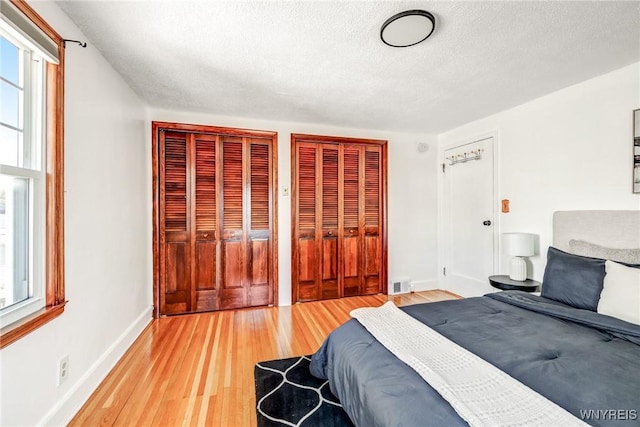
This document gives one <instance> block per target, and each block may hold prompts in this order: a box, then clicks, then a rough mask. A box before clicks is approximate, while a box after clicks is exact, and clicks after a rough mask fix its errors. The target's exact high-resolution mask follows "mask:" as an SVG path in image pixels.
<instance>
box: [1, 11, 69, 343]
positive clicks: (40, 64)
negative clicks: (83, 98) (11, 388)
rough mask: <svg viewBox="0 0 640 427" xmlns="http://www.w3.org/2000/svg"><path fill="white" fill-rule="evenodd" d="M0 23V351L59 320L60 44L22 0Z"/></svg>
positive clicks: (4, 13) (61, 294) (61, 282)
mask: <svg viewBox="0 0 640 427" xmlns="http://www.w3.org/2000/svg"><path fill="white" fill-rule="evenodd" d="M1 12H2V13H1V18H2V19H1V20H0V56H1V57H0V60H1V62H0V103H1V104H0V105H1V110H0V327H1V328H2V329H1V331H0V348H2V347H4V346H6V345H8V344H10V343H11V342H13V341H15V340H16V339H18V338H20V337H22V336H24V335H25V334H27V333H29V332H30V331H32V330H33V329H35V328H37V327H39V326H41V325H42V324H44V323H46V322H47V321H49V320H51V319H53V318H54V317H56V316H57V315H59V314H61V313H62V311H63V307H64V302H65V300H64V271H63V265H64V263H63V253H64V250H63V245H62V242H63V238H62V236H63V231H62V230H63V215H62V212H63V211H62V208H63V205H62V193H63V192H62V176H63V175H62V135H63V134H62V98H61V95H62V93H63V91H62V85H63V81H64V76H63V71H64V70H63V66H62V64H63V62H64V61H63V53H64V52H63V49H62V48H61V47H62V38H61V37H60V36H59V35H58V34H57V33H56V32H55V31H54V30H53V29H52V28H51V27H49V26H48V25H47V24H46V22H44V21H43V20H42V18H41V17H40V16H38V15H37V14H36V13H35V12H34V11H33V9H31V8H30V7H29V6H28V5H27V4H26V3H25V2H24V1H22V0H11V2H10V3H9V2H7V1H5V0H2V11H1Z"/></svg>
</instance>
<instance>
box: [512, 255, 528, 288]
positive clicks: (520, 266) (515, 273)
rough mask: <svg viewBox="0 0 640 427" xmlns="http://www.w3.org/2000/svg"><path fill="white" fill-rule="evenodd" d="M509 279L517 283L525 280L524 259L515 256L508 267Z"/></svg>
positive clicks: (525, 265)
mask: <svg viewBox="0 0 640 427" xmlns="http://www.w3.org/2000/svg"><path fill="white" fill-rule="evenodd" d="M509 278H510V279H511V280H516V281H518V282H524V281H525V280H527V263H526V262H525V260H524V258H522V257H519V256H516V257H513V259H512V260H511V264H510V265H509Z"/></svg>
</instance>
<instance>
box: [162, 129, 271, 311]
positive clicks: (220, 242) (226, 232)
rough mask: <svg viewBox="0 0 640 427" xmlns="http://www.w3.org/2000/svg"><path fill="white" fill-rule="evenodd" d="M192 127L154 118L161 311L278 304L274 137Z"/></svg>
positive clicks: (207, 309)
mask: <svg viewBox="0 0 640 427" xmlns="http://www.w3.org/2000/svg"><path fill="white" fill-rule="evenodd" d="M172 126H175V127H178V128H180V130H179V131H178V130H172V129H171V127H172ZM185 127H186V128H187V129H184V128H185ZM167 128H169V129H167ZM193 128H194V130H200V131H202V130H204V131H210V132H211V133H203V132H189V131H188V130H189V125H174V124H167V123H155V122H154V135H155V138H154V147H155V148H154V169H155V170H156V173H155V174H154V188H156V189H157V192H156V193H155V195H156V196H155V199H154V212H155V215H154V218H156V219H155V220H154V224H155V225H156V226H155V230H156V233H154V266H155V268H154V271H155V281H156V286H155V288H154V291H155V292H154V294H155V301H156V307H157V309H156V314H178V313H190V312H199V311H209V310H219V309H229V308H240V307H250V306H258V305H268V304H273V301H274V277H275V265H274V262H275V260H274V253H275V252H274V239H273V236H274V222H275V221H274V210H273V198H272V191H273V187H274V178H273V175H274V173H273V170H272V169H273V151H272V150H273V138H274V137H273V136H271V133H267V135H266V136H262V135H260V136H256V135H225V134H220V133H215V132H216V131H221V130H223V131H224V130H228V129H226V128H213V127H200V126H193ZM232 131H236V132H237V130H232Z"/></svg>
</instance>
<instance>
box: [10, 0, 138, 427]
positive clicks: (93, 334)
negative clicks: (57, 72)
mask: <svg viewBox="0 0 640 427" xmlns="http://www.w3.org/2000/svg"><path fill="white" fill-rule="evenodd" d="M31 5H32V6H33V7H34V8H35V9H36V11H37V12H38V13H40V14H41V15H42V16H43V17H44V18H45V20H47V21H48V22H49V23H50V24H51V25H52V26H53V27H54V28H55V29H56V30H57V31H58V32H59V33H60V34H62V35H63V36H64V37H65V38H72V39H78V40H86V38H85V37H84V36H83V34H81V33H80V31H79V30H78V29H77V27H75V25H73V24H72V23H71V21H70V20H69V19H68V18H67V16H66V15H64V14H63V13H62V12H61V11H60V9H58V7H57V6H56V5H55V3H53V2H34V3H32V4H31ZM66 61H67V62H66V82H65V84H66V88H65V95H66V98H65V108H66V114H65V117H66V120H65V132H66V137H65V190H66V193H65V248H66V250H65V256H66V297H67V300H68V301H69V302H68V304H67V306H66V308H65V312H64V314H62V316H60V317H58V318H56V319H54V320H53V321H51V322H50V323H48V324H46V325H45V326H43V327H41V328H39V329H38V330H36V331H35V332H33V333H31V334H29V335H27V336H26V337H24V338H22V339H20V340H18V341H17V342H15V343H13V344H11V345H9V346H8V347H6V348H4V349H3V350H1V351H0V358H1V370H2V385H1V387H2V388H1V392H2V395H1V399H0V401H1V403H0V405H1V406H0V425H3V426H19V425H25V426H33V425H43V424H52V425H63V424H65V423H66V422H68V421H69V420H70V418H71V417H72V416H73V415H74V414H75V412H76V411H77V410H78V409H79V407H80V405H82V404H83V403H84V401H85V400H86V398H87V397H88V396H89V395H90V393H91V392H93V390H94V389H95V388H96V387H97V385H98V384H99V382H100V381H101V380H102V379H103V377H104V376H105V375H106V374H107V373H108V371H109V370H110V368H111V367H112V366H113V364H114V363H115V362H116V361H117V359H118V358H119V357H120V356H121V355H122V354H123V352H124V351H125V350H126V348H127V347H128V346H129V344H130V343H131V342H132V340H133V339H135V337H137V335H138V334H139V332H140V331H141V330H142V328H144V326H145V325H146V324H147V323H148V322H149V321H150V320H151V314H150V304H151V297H150V290H151V279H150V276H149V271H150V268H149V265H150V262H151V261H150V257H151V243H150V241H151V240H150V234H149V226H148V224H149V223H150V218H151V217H150V215H148V209H147V208H148V207H147V201H146V198H145V196H146V195H147V194H149V193H150V192H151V187H150V178H149V177H150V171H149V166H148V164H149V159H148V155H149V150H148V141H147V140H146V139H145V130H144V126H145V108H144V105H143V104H142V103H141V102H140V100H139V99H138V97H137V96H136V95H135V94H134V93H133V92H132V91H131V90H130V89H129V87H128V86H127V85H126V84H125V82H124V81H123V80H122V78H121V77H120V76H119V75H118V74H117V73H116V72H115V71H114V70H113V69H112V68H111V66H110V65H109V64H108V63H107V62H106V61H105V60H104V59H103V57H102V56H101V55H100V54H99V53H98V51H96V50H95V49H94V48H93V47H92V46H91V45H89V46H88V47H87V48H86V49H82V48H80V47H78V46H77V45H75V44H71V45H69V46H68V47H67V50H66ZM63 355H69V366H70V371H69V373H70V374H69V378H68V380H67V381H66V383H64V384H63V385H61V386H60V387H57V386H56V378H57V364H58V360H59V359H60V358H61V357H62V356H63Z"/></svg>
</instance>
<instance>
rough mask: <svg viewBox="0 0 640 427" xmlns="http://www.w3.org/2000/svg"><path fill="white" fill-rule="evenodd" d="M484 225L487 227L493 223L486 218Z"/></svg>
mask: <svg viewBox="0 0 640 427" xmlns="http://www.w3.org/2000/svg"><path fill="white" fill-rule="evenodd" d="M482 225H486V226H487V227H488V226H490V225H491V221H489V220H486V221H483V222H482Z"/></svg>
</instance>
